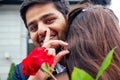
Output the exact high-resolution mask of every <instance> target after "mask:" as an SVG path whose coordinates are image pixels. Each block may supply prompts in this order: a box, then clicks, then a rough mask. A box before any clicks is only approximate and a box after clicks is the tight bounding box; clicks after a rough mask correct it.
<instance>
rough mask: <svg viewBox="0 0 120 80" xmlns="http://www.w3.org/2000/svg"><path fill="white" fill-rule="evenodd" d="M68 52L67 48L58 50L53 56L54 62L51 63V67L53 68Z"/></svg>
mask: <svg viewBox="0 0 120 80" xmlns="http://www.w3.org/2000/svg"><path fill="white" fill-rule="evenodd" d="M67 54H69V51H68V50H62V51H60V52H59V53H58V54H57V55H56V56H55V62H54V64H53V65H52V67H53V68H54V67H55V66H56V64H57V63H58V62H59V61H60V60H61V59H62V58H63V57H64V56H65V55H67Z"/></svg>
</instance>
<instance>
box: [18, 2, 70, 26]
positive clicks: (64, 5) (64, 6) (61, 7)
mask: <svg viewBox="0 0 120 80" xmlns="http://www.w3.org/2000/svg"><path fill="white" fill-rule="evenodd" d="M47 3H53V4H54V5H55V7H56V9H57V10H58V11H60V12H61V13H62V14H63V16H64V17H65V18H66V15H67V13H68V12H69V9H68V5H69V1H68V0H24V1H23V3H22V5H21V8H20V15H21V17H22V19H23V21H24V23H25V26H26V27H27V25H26V17H25V15H26V12H27V10H28V8H29V7H30V6H32V5H34V4H47Z"/></svg>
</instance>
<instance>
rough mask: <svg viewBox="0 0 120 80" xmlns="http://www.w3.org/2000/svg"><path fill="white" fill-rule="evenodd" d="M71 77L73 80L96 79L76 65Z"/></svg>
mask: <svg viewBox="0 0 120 80" xmlns="http://www.w3.org/2000/svg"><path fill="white" fill-rule="evenodd" d="M71 79H72V80H94V79H93V77H92V76H91V75H89V74H88V73H87V72H85V71H84V70H82V69H79V68H77V67H74V69H73V72H72V74H71Z"/></svg>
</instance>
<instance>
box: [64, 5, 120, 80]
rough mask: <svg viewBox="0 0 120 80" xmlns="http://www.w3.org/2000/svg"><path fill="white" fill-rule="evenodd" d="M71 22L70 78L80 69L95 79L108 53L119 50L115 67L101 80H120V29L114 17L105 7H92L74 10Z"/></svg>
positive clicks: (69, 35) (114, 60) (114, 63)
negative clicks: (75, 70) (113, 49)
mask: <svg viewBox="0 0 120 80" xmlns="http://www.w3.org/2000/svg"><path fill="white" fill-rule="evenodd" d="M68 22H69V24H68V26H69V31H68V35H67V40H66V41H67V42H68V44H69V47H68V50H69V51H70V53H69V54H68V55H67V56H66V63H67V69H68V74H69V76H70V75H71V72H72V70H73V68H74V67H75V66H76V67H78V68H81V69H84V70H85V71H86V72H88V73H89V74H90V75H92V76H93V77H94V78H95V77H96V75H97V72H98V70H99V69H100V66H101V63H102V61H103V60H104V58H105V57H106V55H107V53H108V52H109V51H110V50H111V49H112V48H114V47H116V49H115V52H114V56H113V59H112V63H111V65H110V66H109V68H108V69H107V70H106V71H105V72H104V73H103V74H102V76H101V77H100V79H99V80H120V27H119V25H118V20H117V18H116V17H115V15H114V13H113V12H112V11H111V10H110V9H108V8H105V7H103V6H98V5H96V6H92V5H90V6H89V7H87V8H85V9H81V8H77V9H75V10H73V11H72V12H71V13H70V15H69V19H68Z"/></svg>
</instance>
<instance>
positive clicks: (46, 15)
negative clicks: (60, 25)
mask: <svg viewBox="0 0 120 80" xmlns="http://www.w3.org/2000/svg"><path fill="white" fill-rule="evenodd" d="M52 15H55V14H53V13H49V14H45V15H43V16H42V17H40V18H39V20H42V19H44V18H46V17H48V16H52Z"/></svg>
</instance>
